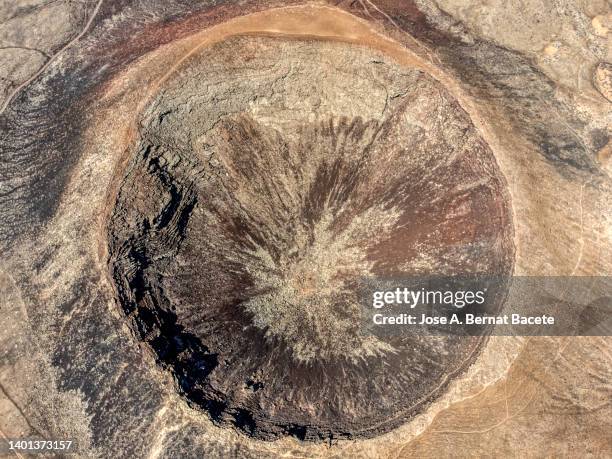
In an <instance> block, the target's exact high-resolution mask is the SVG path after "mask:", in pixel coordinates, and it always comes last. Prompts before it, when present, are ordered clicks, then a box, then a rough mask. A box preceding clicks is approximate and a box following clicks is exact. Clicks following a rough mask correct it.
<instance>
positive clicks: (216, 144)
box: [109, 37, 513, 440]
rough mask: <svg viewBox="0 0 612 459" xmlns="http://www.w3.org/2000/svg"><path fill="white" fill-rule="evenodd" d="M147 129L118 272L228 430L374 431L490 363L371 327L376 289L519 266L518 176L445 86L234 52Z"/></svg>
mask: <svg viewBox="0 0 612 459" xmlns="http://www.w3.org/2000/svg"><path fill="white" fill-rule="evenodd" d="M278 55H283V56H284V57H283V60H282V61H281V62H279V61H278V58H277V56H278ZM245 57H248V65H244V61H245ZM230 76H231V77H230ZM140 127H141V132H140V138H139V140H138V142H137V144H136V145H134V147H133V156H132V159H131V162H130V164H129V166H128V167H127V170H126V172H125V176H124V177H123V179H122V185H121V188H120V191H119V193H118V196H117V200H116V203H115V208H114V212H113V215H112V217H111V220H110V223H109V249H110V250H109V251H110V260H109V263H110V267H111V272H112V276H113V280H114V283H115V287H116V291H117V295H118V300H119V302H120V304H121V306H122V309H123V311H124V312H125V314H126V316H127V317H128V318H129V323H130V326H131V327H132V329H133V331H134V333H135V335H136V336H137V337H138V338H139V339H140V340H142V341H144V342H145V343H147V345H148V346H149V347H150V348H151V349H152V351H153V352H154V354H155V356H156V358H157V360H158V362H159V364H160V366H161V367H162V368H164V369H165V370H167V371H170V372H171V373H172V375H173V376H174V378H175V381H176V384H177V388H178V390H179V391H180V393H181V394H182V395H183V396H184V397H185V398H186V399H187V401H188V402H189V403H190V404H191V405H192V406H194V407H197V408H200V409H202V410H204V411H205V412H206V413H208V415H209V416H210V417H211V418H212V419H213V421H215V422H216V423H218V424H221V425H233V426H235V427H237V428H238V429H240V430H241V431H243V432H245V433H247V434H249V435H252V436H255V437H257V438H261V439H274V438H277V437H279V436H282V435H293V436H295V437H298V438H300V439H306V440H321V439H325V440H329V439H334V438H355V437H371V436H375V435H378V434H380V433H383V432H386V431H388V430H390V429H392V428H394V427H397V426H398V425H400V424H401V423H403V422H405V421H406V420H408V419H410V418H411V417H413V416H414V415H416V414H418V413H419V412H421V411H423V409H425V408H426V406H427V405H428V404H429V403H430V402H431V401H433V400H435V398H436V397H438V396H439V395H440V393H441V392H442V391H443V390H444V389H445V388H446V387H447V385H448V383H449V382H450V381H452V379H453V377H455V376H457V375H458V374H460V373H461V372H462V371H463V370H465V368H467V367H468V366H469V365H470V364H471V363H472V362H473V361H474V359H475V357H476V356H477V354H478V352H479V350H480V349H481V348H482V346H483V343H484V340H485V338H483V337H459V336H405V335H403V336H390V337H386V338H381V337H373V336H363V335H362V334H361V333H360V306H359V298H358V294H357V284H358V280H359V279H362V278H364V277H370V278H372V277H373V278H402V277H407V276H411V275H428V274H441V275H456V274H474V273H485V274H488V275H509V273H510V272H511V270H512V262H513V247H512V222H511V217H510V212H509V203H508V201H507V198H506V196H507V195H506V191H505V182H504V179H503V177H502V176H501V173H500V171H499V169H498V167H497V165H496V163H495V159H494V157H493V154H492V152H491V150H490V148H489V146H488V145H487V144H486V143H485V141H484V140H483V139H482V138H481V137H480V136H479V134H478V133H477V132H476V130H475V129H474V127H473V125H472V124H471V122H470V120H469V117H468V116H467V114H466V113H465V112H464V111H463V110H462V109H461V107H460V106H459V105H458V103H457V102H456V101H455V100H454V99H453V98H452V96H451V95H450V94H449V93H448V92H447V91H446V90H445V89H444V88H443V87H442V86H441V85H440V84H439V83H437V82H436V81H435V80H433V79H432V78H430V77H428V76H427V75H425V74H424V73H422V72H419V71H417V70H411V69H406V68H402V67H399V66H397V65H395V64H393V63H392V62H386V61H385V58H384V56H381V55H380V54H376V53H374V52H372V51H368V50H366V49H363V48H358V47H354V46H348V45H346V44H332V43H325V42H307V41H304V42H299V41H293V42H283V41H280V40H274V39H269V38H252V37H241V38H234V39H231V40H228V41H226V42H224V43H221V44H218V45H215V46H214V47H211V48H210V49H207V50H204V51H202V53H201V55H199V56H197V57H196V58H194V59H192V60H191V61H190V62H188V63H187V64H186V65H185V68H183V69H181V71H180V72H179V73H177V75H176V76H175V77H173V78H171V79H170V80H168V81H167V82H166V83H165V87H164V91H163V93H161V94H160V96H159V97H158V98H157V99H156V100H155V101H153V102H152V103H151V105H150V106H149V107H148V108H147V109H145V111H144V113H143V114H142V117H141V120H140ZM499 298H501V295H500V297H499ZM499 298H497V299H496V300H495V301H501V300H500V299H499ZM492 307H493V308H495V307H501V304H497V305H493V306H492Z"/></svg>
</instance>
